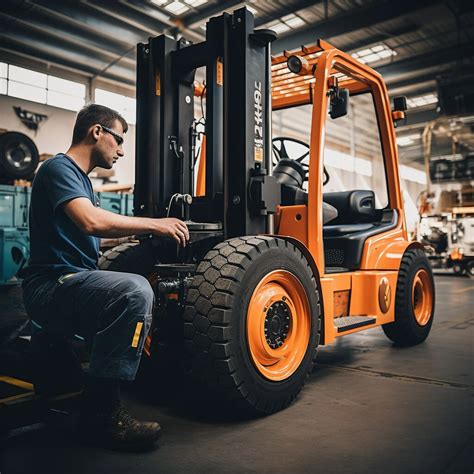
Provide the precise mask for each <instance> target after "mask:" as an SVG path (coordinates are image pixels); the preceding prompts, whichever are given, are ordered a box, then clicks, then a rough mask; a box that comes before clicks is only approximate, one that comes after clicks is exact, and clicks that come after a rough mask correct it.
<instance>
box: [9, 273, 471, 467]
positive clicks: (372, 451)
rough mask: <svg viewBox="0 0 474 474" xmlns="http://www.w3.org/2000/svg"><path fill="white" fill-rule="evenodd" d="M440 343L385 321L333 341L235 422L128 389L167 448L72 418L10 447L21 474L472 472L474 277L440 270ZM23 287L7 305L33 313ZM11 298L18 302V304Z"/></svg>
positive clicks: (436, 336)
mask: <svg viewBox="0 0 474 474" xmlns="http://www.w3.org/2000/svg"><path fill="white" fill-rule="evenodd" d="M436 289H437V307H436V318H435V322H434V325H433V329H432V331H431V334H430V336H429V338H428V340H427V341H426V342H425V343H423V344H421V345H419V346H417V347H413V348H404V349H399V348H395V347H393V346H392V344H391V343H390V342H389V341H388V339H386V338H385V336H384V334H383V332H382V330H381V329H379V328H376V329H373V330H370V331H367V332H363V333H360V334H356V335H352V336H346V337H344V338H342V339H339V340H338V341H337V342H336V343H335V344H333V345H331V346H327V347H322V348H321V349H320V352H319V357H318V361H319V364H318V365H317V366H316V368H315V370H314V373H313V374H312V376H311V377H310V379H309V381H308V384H307V385H306V387H305V389H304V390H303V391H302V393H301V395H300V396H299V398H298V399H297V401H296V403H294V404H293V405H292V406H290V407H289V408H288V409H286V410H284V411H282V412H280V413H277V414H275V415H273V416H270V417H267V418H261V419H256V420H250V421H241V422H226V421H218V420H213V419H209V418H207V419H205V418H202V417H201V418H200V417H198V416H195V415H189V414H183V411H182V410H179V407H178V409H176V408H171V407H170V406H169V405H158V406H157V405H152V404H149V403H144V402H142V401H139V400H138V398H137V396H136V394H134V393H133V392H129V393H128V394H127V399H128V406H129V407H130V411H131V412H132V413H133V414H135V415H136V416H139V417H146V418H149V419H157V420H159V421H160V423H161V425H162V428H163V438H162V442H161V444H160V447H159V449H158V450H156V451H153V452H150V453H143V454H129V453H126V454H123V453H116V452H110V451H104V450H101V449H96V448H90V447H84V446H82V445H79V444H77V443H76V442H75V440H74V437H73V434H72V424H73V423H72V417H71V416H65V415H63V416H57V417H56V418H55V419H54V420H53V421H52V422H51V423H50V424H49V425H37V426H35V427H33V428H30V429H27V430H16V431H14V432H12V433H10V435H9V437H8V438H7V439H6V440H3V442H2V443H1V447H0V472H1V474H13V473H21V474H24V473H30V472H31V473H33V472H35V473H37V472H41V473H43V472H44V473H56V472H57V473H66V472H67V473H69V474H73V473H88V472H90V473H94V474H96V473H102V472H104V473H105V472H107V473H110V472H113V473H115V474H119V473H122V472H123V473H128V474H130V473H134V472H137V473H138V472H140V473H151V472H157V473H160V474H162V473H163V474H164V473H224V472H229V473H283V472H285V473H315V472H323V473H379V472H381V473H382V472H383V473H386V474H388V473H403V474H409V473H430V474H433V473H472V472H473V471H474V454H473V453H474V436H473V435H474V419H473V404H472V393H473V391H472V388H473V386H474V370H473V340H474V339H473V327H474V310H473V307H474V291H473V290H474V285H473V282H472V280H469V279H468V278H462V277H455V276H451V275H448V274H444V275H443V274H442V275H437V276H436ZM15 295H16V293H14V292H10V296H8V297H7V296H5V295H2V296H1V297H0V308H2V310H1V311H2V312H3V311H5V309H8V308H6V306H7V305H8V304H10V309H11V310H12V311H17V312H19V314H20V313H21V311H22V310H21V306H20V305H19V303H18V301H17V302H16V303H15ZM8 302H9V303H8Z"/></svg>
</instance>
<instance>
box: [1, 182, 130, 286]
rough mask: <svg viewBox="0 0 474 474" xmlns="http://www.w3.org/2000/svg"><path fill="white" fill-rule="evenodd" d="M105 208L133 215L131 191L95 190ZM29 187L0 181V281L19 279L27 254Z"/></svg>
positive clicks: (3, 283) (117, 212)
mask: <svg viewBox="0 0 474 474" xmlns="http://www.w3.org/2000/svg"><path fill="white" fill-rule="evenodd" d="M97 196H98V198H99V202H100V206H101V207H102V209H106V210H107V211H111V212H115V213H116V214H123V215H127V216H132V215H133V194H118V193H107V192H104V193H97ZM30 198H31V188H30V187H24V186H9V185H0V285H1V286H3V285H14V284H17V283H19V282H20V279H19V278H18V277H17V276H16V274H17V273H18V271H19V270H20V269H21V268H22V267H23V265H25V263H26V261H27V260H28V257H29V249H30V237H29V233H28V209H29V205H30Z"/></svg>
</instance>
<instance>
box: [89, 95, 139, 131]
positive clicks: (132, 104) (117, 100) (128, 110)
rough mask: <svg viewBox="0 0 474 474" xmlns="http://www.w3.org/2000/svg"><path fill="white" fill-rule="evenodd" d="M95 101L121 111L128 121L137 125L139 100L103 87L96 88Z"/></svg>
mask: <svg viewBox="0 0 474 474" xmlns="http://www.w3.org/2000/svg"><path fill="white" fill-rule="evenodd" d="M95 103H96V104H101V105H105V106H107V107H110V108H111V109H114V110H116V111H117V112H118V113H120V114H121V115H122V116H123V118H124V119H125V120H126V121H127V123H129V124H131V125H135V123H136V108H137V105H136V103H137V101H136V100H135V99H134V98H133V97H127V96H125V95H121V94H116V93H115V92H110V91H105V90H103V89H96V90H95Z"/></svg>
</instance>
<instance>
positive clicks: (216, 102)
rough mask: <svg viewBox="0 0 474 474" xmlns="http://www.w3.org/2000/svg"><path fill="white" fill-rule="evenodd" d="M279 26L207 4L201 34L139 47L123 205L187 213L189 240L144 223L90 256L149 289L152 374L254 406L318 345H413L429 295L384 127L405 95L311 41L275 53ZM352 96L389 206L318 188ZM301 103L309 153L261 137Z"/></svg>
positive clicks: (245, 409)
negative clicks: (367, 336)
mask: <svg viewBox="0 0 474 474" xmlns="http://www.w3.org/2000/svg"><path fill="white" fill-rule="evenodd" d="M275 39H276V34H275V33H274V32H273V31H271V30H258V29H255V28H254V18H253V15H252V14H251V13H250V12H249V11H248V10H247V9H246V8H241V9H238V10H236V11H235V12H234V13H233V14H228V13H224V14H223V15H221V16H219V17H215V18H211V19H210V20H209V21H208V23H207V29H206V40H205V41H203V42H201V43H197V44H192V43H191V42H189V41H187V40H186V39H180V40H178V41H176V40H174V39H171V38H169V37H167V36H165V35H161V36H158V37H156V38H152V39H150V40H149V42H148V43H146V44H139V45H138V51H137V125H136V176H135V177H136V180H135V183H136V184H135V196H134V214H135V215H136V216H147V217H155V218H160V217H166V216H173V217H177V218H180V219H182V220H184V221H185V222H186V225H187V226H188V229H189V233H190V240H189V244H188V245H187V246H186V247H185V248H178V247H177V246H176V244H175V243H174V242H172V241H171V240H169V241H167V240H165V239H162V238H161V239H160V238H156V237H152V236H146V235H145V236H137V237H136V238H135V239H134V240H132V241H130V242H128V243H125V244H122V245H120V246H118V247H115V248H113V249H111V250H109V251H108V252H106V253H105V254H104V255H103V256H102V257H101V260H100V268H102V269H104V270H113V271H126V272H134V273H139V274H142V275H144V276H146V277H147V278H148V279H149V281H150V283H151V284H152V286H153V288H154V291H155V295H156V302H155V312H154V323H153V327H152V330H151V332H150V334H149V336H148V339H147V342H146V345H145V352H146V355H144V359H145V360H143V361H142V362H143V364H145V365H149V366H151V367H152V370H151V371H148V372H147V373H148V375H147V377H148V378H149V383H150V384H152V383H154V382H156V378H159V377H161V375H159V374H162V373H163V370H164V371H165V372H166V370H167V371H168V372H171V373H174V372H175V371H178V370H180V369H182V371H183V372H184V374H185V376H187V377H188V378H189V379H190V380H192V381H194V383H195V385H194V387H195V388H194V389H193V390H194V392H193V396H194V394H196V400H197V399H198V398H197V394H202V395H203V396H204V397H205V398H206V399H208V400H219V402H222V403H223V404H224V405H225V406H228V407H229V408H230V409H232V410H234V411H235V412H238V413H246V414H251V415H262V414H271V413H274V412H276V411H278V410H281V409H283V408H285V407H286V406H288V405H289V404H290V403H291V402H292V401H293V400H294V399H295V398H296V396H297V395H298V393H299V392H300V390H301V389H302V387H303V385H304V383H305V380H306V379H307V377H308V375H309V374H310V373H311V370H312V368H313V364H314V362H315V358H316V352H317V348H318V346H319V345H325V344H330V343H331V342H333V341H335V339H337V338H339V337H342V336H345V335H348V334H354V333H356V332H359V331H362V330H366V329H371V328H374V327H377V326H381V327H382V329H383V331H384V332H385V334H386V335H387V336H388V338H389V339H391V340H392V341H393V342H394V343H395V344H397V345H399V346H410V345H414V344H418V343H421V342H422V341H424V340H425V339H426V337H427V336H428V334H429V332H430V328H431V325H432V322H433V314H434V304H435V293H434V282H433V276H432V272H431V268H430V265H429V263H428V260H427V258H426V256H425V254H424V251H423V246H422V245H420V244H419V243H417V242H410V241H409V240H408V237H407V230H406V225H405V218H404V210H403V201H402V194H401V192H400V181H399V169H398V153H397V146H396V139H395V130H394V126H395V125H396V123H397V121H399V120H402V119H403V118H404V115H405V110H406V100H405V99H404V98H397V99H395V101H394V107H393V109H392V107H391V105H390V101H389V98H388V93H387V88H386V85H385V83H384V81H383V79H382V77H381V76H380V74H378V73H377V72H376V71H374V70H373V69H371V68H370V67H369V66H367V65H365V64H362V63H360V62H358V61H357V60H356V59H354V58H352V57H351V56H350V55H348V54H346V53H344V52H342V51H339V50H338V49H336V48H334V47H333V46H331V45H330V44H328V43H326V42H324V41H322V40H318V41H317V42H316V44H313V45H310V46H302V47H301V48H299V49H298V50H295V51H284V52H283V53H282V54H278V55H274V56H272V54H271V43H272V42H273V41H274V40H275ZM198 70H199V71H203V70H205V81H204V83H202V84H197V83H196V81H195V77H196V72H197V71H198ZM362 94H367V95H368V96H369V97H371V98H372V100H373V104H374V107H375V111H376V115H377V123H378V128H379V132H380V145H381V149H382V150H383V160H384V166H385V171H386V186H387V192H388V205H387V206H385V207H383V208H377V207H376V200H375V198H374V192H373V191H372V190H364V189H356V190H351V191H343V192H332V193H325V192H324V190H323V187H324V184H325V183H326V182H327V179H328V173H327V171H326V170H325V167H324V165H323V146H324V139H325V134H324V132H325V127H326V122H327V121H329V120H337V119H338V118H339V117H341V116H343V115H345V114H346V113H347V109H348V104H349V102H350V100H351V97H355V96H358V95H362ZM195 101H200V104H201V109H202V111H203V113H202V115H203V117H201V118H200V119H199V120H198V119H196V117H195V113H194V110H195V109H194V105H195ZM204 104H205V112H204ZM304 105H307V106H308V105H309V106H310V107H311V110H312V112H311V117H312V118H311V124H310V125H309V126H310V128H311V135H310V143H307V144H306V143H304V145H305V146H306V148H307V152H306V154H305V155H304V156H305V157H306V160H305V159H303V157H302V156H299V157H295V156H291V153H289V152H288V150H289V149H290V148H291V147H290V145H291V142H292V141H298V140H296V139H294V138H291V137H273V136H272V112H273V111H277V110H281V109H290V108H297V107H300V106H304ZM199 144H200V145H199Z"/></svg>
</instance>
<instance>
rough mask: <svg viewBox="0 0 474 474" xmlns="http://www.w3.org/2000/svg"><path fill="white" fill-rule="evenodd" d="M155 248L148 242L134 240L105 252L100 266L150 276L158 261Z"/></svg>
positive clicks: (114, 270)
mask: <svg viewBox="0 0 474 474" xmlns="http://www.w3.org/2000/svg"><path fill="white" fill-rule="evenodd" d="M153 257H154V256H153V249H152V246H151V245H150V244H148V243H147V242H143V243H140V242H139V241H138V240H132V241H130V242H125V243H123V244H120V245H117V246H116V247H113V248H112V249H110V250H107V251H106V252H104V254H103V255H102V256H101V257H100V258H99V268H100V269H101V270H108V271H111V272H127V273H136V274H137V275H142V276H144V277H148V276H149V275H150V274H151V273H153V266H154V265H155V263H156V261H155V260H154V258H153Z"/></svg>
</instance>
